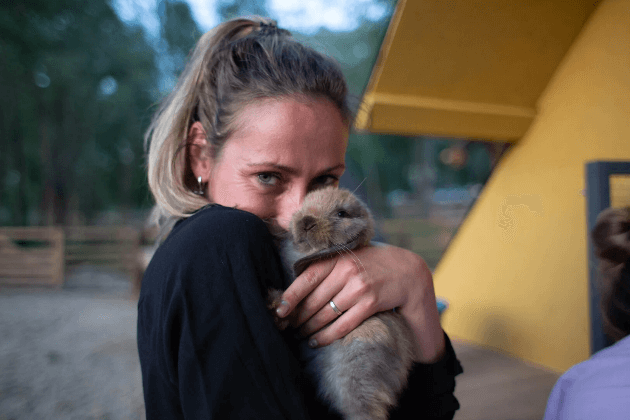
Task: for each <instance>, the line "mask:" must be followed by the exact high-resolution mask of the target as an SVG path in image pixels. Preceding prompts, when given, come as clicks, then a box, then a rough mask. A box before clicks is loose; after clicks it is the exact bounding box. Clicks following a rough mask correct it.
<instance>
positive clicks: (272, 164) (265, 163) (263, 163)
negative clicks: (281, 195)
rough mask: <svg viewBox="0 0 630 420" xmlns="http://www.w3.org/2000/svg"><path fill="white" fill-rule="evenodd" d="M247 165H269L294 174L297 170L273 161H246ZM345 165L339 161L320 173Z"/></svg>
mask: <svg viewBox="0 0 630 420" xmlns="http://www.w3.org/2000/svg"><path fill="white" fill-rule="evenodd" d="M247 166H249V167H252V166H266V167H271V168H274V169H276V170H278V171H282V172H286V173H288V174H296V173H297V170H296V169H294V168H291V167H289V166H284V165H278V164H277V163H273V162H258V163H248V164H247ZM345 168H346V165H345V164H344V163H340V164H339V165H335V166H331V167H330V168H326V169H324V170H323V171H322V172H321V173H322V174H324V173H327V172H332V171H335V170H337V169H345Z"/></svg>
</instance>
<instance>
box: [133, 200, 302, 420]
mask: <svg viewBox="0 0 630 420" xmlns="http://www.w3.org/2000/svg"><path fill="white" fill-rule="evenodd" d="M281 267H282V266H281V264H280V261H279V257H278V254H277V251H276V249H275V248H274V246H273V242H272V239H271V236H270V235H269V233H268V230H267V228H266V226H265V225H264V223H263V222H262V221H261V220H260V219H258V218H257V217H255V216H253V215H251V214H249V213H246V212H242V211H238V210H234V209H227V208H224V207H220V206H213V207H210V208H208V209H205V210H202V211H200V212H199V213H198V214H196V215H194V216H192V217H190V218H189V219H187V220H185V221H184V222H180V224H179V225H177V226H176V227H175V229H174V230H173V232H171V234H170V235H169V237H168V238H167V240H166V241H165V243H164V244H163V245H162V246H161V247H160V249H159V250H158V251H157V252H156V254H155V256H154V257H153V260H152V262H151V264H150V265H149V267H148V269H147V272H146V273H145V276H144V279H143V284H142V290H141V295H140V300H139V303H138V350H139V354H140V361H141V367H142V377H143V386H144V395H145V405H146V414H147V420H153V419H307V418H308V416H309V414H308V412H309V410H308V409H307V406H306V404H305V402H304V400H303V398H302V392H303V391H302V381H303V379H302V377H301V373H300V369H299V365H298V362H297V359H296V358H295V357H294V355H293V353H292V350H291V348H290V346H288V345H287V343H286V341H285V340H284V339H283V337H282V335H281V334H280V333H279V332H278V330H277V329H276V328H275V325H274V323H273V319H272V317H271V314H270V313H269V311H268V310H267V308H266V305H265V299H264V296H265V295H266V293H267V289H268V287H275V288H281V285H282V278H283V277H282V276H283V273H282V271H281V270H282V269H281Z"/></svg>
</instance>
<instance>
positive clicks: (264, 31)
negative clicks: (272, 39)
mask: <svg viewBox="0 0 630 420" xmlns="http://www.w3.org/2000/svg"><path fill="white" fill-rule="evenodd" d="M258 32H259V33H260V34H261V35H277V34H280V33H284V32H286V31H285V30H284V29H280V28H278V23H277V22H276V21H275V20H270V21H269V22H260V23H259V24H258Z"/></svg>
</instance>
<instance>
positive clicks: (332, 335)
mask: <svg viewBox="0 0 630 420" xmlns="http://www.w3.org/2000/svg"><path fill="white" fill-rule="evenodd" d="M335 303H336V302H335ZM367 310H368V309H367V308H366V307H365V305H362V304H360V303H359V304H357V305H354V306H353V307H352V308H350V309H348V310H347V311H346V312H344V313H343V314H342V315H341V316H340V317H339V318H338V319H337V320H336V321H334V322H333V323H332V324H330V325H329V326H327V327H326V328H324V329H322V330H321V331H319V332H318V333H317V334H315V335H313V336H312V337H311V338H310V339H309V341H308V344H309V346H311V347H323V346H327V345H329V344H331V343H332V342H333V341H335V340H338V339H340V338H343V337H345V336H346V335H348V333H349V332H350V331H352V330H354V329H355V328H356V327H358V326H359V325H360V324H361V322H363V320H365V319H366V318H367V317H368V316H369V315H367V314H366V311H367ZM331 312H332V309H331ZM370 315H371V314H370Z"/></svg>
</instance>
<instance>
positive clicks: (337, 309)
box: [328, 300, 343, 315]
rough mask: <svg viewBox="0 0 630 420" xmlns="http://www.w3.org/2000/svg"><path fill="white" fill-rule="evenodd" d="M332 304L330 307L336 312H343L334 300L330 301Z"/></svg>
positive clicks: (338, 313) (339, 313)
mask: <svg viewBox="0 0 630 420" xmlns="http://www.w3.org/2000/svg"><path fill="white" fill-rule="evenodd" d="M328 303H329V304H330V307H331V308H333V311H335V313H336V314H337V315H341V314H342V313H343V312H341V311H340V310H339V308H337V305H335V302H333V301H332V300H331V301H330V302H328Z"/></svg>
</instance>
